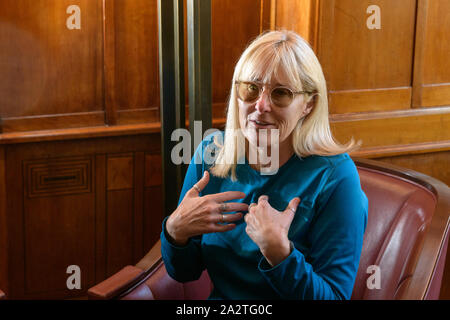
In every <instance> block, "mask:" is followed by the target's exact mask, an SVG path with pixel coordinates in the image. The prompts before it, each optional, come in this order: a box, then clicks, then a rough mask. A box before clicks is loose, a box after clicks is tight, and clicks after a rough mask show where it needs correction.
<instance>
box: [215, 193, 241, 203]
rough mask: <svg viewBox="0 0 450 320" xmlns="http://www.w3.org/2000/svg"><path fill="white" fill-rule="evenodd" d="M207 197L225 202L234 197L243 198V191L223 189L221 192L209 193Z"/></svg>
mask: <svg viewBox="0 0 450 320" xmlns="http://www.w3.org/2000/svg"><path fill="white" fill-rule="evenodd" d="M209 197H210V198H211V199H212V200H214V201H216V202H225V201H230V200H234V199H242V198H245V193H243V192H240V191H225V192H221V193H216V194H211V195H209Z"/></svg>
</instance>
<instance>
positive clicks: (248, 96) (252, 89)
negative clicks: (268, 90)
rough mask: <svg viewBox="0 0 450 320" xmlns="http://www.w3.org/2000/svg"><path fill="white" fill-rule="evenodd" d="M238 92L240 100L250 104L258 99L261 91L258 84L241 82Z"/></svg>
mask: <svg viewBox="0 0 450 320" xmlns="http://www.w3.org/2000/svg"><path fill="white" fill-rule="evenodd" d="M237 91H238V92H237V93H238V97H239V99H241V100H242V101H245V102H250V101H255V100H256V99H258V97H259V93H260V91H261V90H260V88H259V86H258V85H257V84H256V83H251V82H239V83H238V86H237Z"/></svg>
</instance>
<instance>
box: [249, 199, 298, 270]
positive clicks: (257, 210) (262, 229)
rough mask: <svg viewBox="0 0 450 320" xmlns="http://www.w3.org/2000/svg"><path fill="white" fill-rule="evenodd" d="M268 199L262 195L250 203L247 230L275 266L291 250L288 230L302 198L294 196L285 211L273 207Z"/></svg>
mask: <svg viewBox="0 0 450 320" xmlns="http://www.w3.org/2000/svg"><path fill="white" fill-rule="evenodd" d="M268 200H269V197H268V196H266V195H262V196H260V197H259V198H258V203H257V204H256V203H252V204H250V205H249V209H248V214H246V215H245V218H244V219H245V222H246V223H247V227H246V229H245V231H246V232H247V234H248V236H249V237H250V238H251V239H252V240H253V241H254V242H255V243H256V244H257V245H258V247H259V249H260V250H261V253H262V254H263V255H264V257H265V258H266V260H267V262H269V263H270V265H271V266H275V265H277V264H279V263H280V262H281V261H283V260H284V259H285V258H287V257H288V256H289V254H290V252H291V250H290V243H289V239H288V232H289V227H290V226H291V223H292V220H293V219H294V215H295V211H296V210H297V206H298V205H299V204H300V199H299V198H297V197H296V198H293V199H292V200H291V201H290V202H289V204H288V206H287V208H286V210H284V211H278V210H276V209H274V208H272V207H271V205H270V204H269V202H268Z"/></svg>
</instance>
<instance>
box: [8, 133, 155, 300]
mask: <svg viewBox="0 0 450 320" xmlns="http://www.w3.org/2000/svg"><path fill="white" fill-rule="evenodd" d="M159 141H160V137H159V134H157V133H154V134H152V135H137V136H136V135H135V136H121V137H112V138H100V139H84V140H67V141H50V142H41V143H25V144H16V145H12V146H3V145H1V147H0V151H3V150H5V153H4V154H5V157H6V159H4V160H5V161H3V160H2V159H3V158H1V155H2V154H3V153H0V165H2V166H1V167H0V168H5V167H8V171H7V172H6V183H5V187H6V186H7V190H5V191H3V190H2V189H1V188H0V191H1V192H0V196H1V197H3V199H6V201H7V203H6V207H5V210H4V212H7V213H8V215H7V216H6V217H5V215H4V214H3V211H0V214H2V215H0V221H1V218H6V226H5V225H2V226H1V227H5V228H6V229H7V230H8V233H4V234H2V235H1V237H6V236H7V237H8V238H7V240H6V241H7V242H8V243H10V244H11V250H10V251H3V250H2V253H3V255H1V254H0V259H1V260H0V263H1V264H2V267H3V265H5V266H12V268H4V267H3V269H2V271H5V273H6V275H3V276H1V277H0V280H1V282H0V285H2V286H3V285H4V287H2V289H5V291H6V292H7V294H8V296H9V297H10V298H12V299H19V298H20V299H30V298H31V299H40V298H46V299H49V298H54V299H60V298H69V297H78V296H82V295H84V294H85V292H86V290H87V289H88V288H89V287H91V286H93V285H94V284H96V283H98V282H100V281H102V280H104V279H105V278H106V277H107V276H108V275H111V274H112V273H114V272H117V271H118V270H119V269H121V268H122V267H123V266H125V265H127V264H135V263H137V262H138V261H139V260H140V259H141V258H142V257H143V255H144V253H145V252H144V250H145V249H146V248H147V249H148V246H149V241H154V240H155V239H157V238H158V236H159V230H158V229H157V226H158V228H160V225H161V222H162V216H161V215H158V214H157V212H159V213H161V212H162V210H161V193H160V188H161V187H160V185H157V186H154V187H148V188H146V189H147V190H148V189H152V188H153V189H155V190H154V191H153V190H152V192H151V195H150V197H151V199H152V201H151V202H149V203H150V205H149V203H147V200H148V199H147V198H146V195H147V194H146V193H145V192H144V190H145V176H146V175H145V167H146V162H145V155H148V156H149V157H152V158H154V159H157V158H159V159H160V156H158V155H157V153H159V152H160V149H159ZM6 150H7V152H6ZM86 161H88V163H89V165H87V166H86V165H83V164H85V163H86ZM159 165H160V164H159ZM0 173H1V169H0ZM18 177H20V178H19V179H18ZM83 182H84V183H83ZM64 183H66V184H67V188H66V189H65V190H64V191H65V192H63V193H61V185H62V184H64ZM159 183H160V181H159ZM80 186H89V187H83V188H81V187H80ZM0 187H1V184H0ZM5 189H6V188H5ZM158 191H159V194H158ZM144 210H147V211H146V212H145V211H144ZM157 210H158V211H157ZM144 212H145V219H144ZM147 225H149V226H150V229H147V228H146V226H147ZM0 230H1V228H0ZM148 230H150V232H149V231H148ZM144 237H145V239H144ZM2 239H3V238H0V245H1V244H3V242H2V241H1V240H2ZM153 243H154V242H152V244H153ZM69 265H78V266H80V268H81V285H82V287H81V290H68V289H67V288H66V280H67V278H68V277H69V274H67V273H66V269H67V267H68V266H69ZM4 277H5V278H7V280H8V281H7V282H5V281H4V279H3V278H4ZM43 279H45V280H43ZM8 282H9V284H8Z"/></svg>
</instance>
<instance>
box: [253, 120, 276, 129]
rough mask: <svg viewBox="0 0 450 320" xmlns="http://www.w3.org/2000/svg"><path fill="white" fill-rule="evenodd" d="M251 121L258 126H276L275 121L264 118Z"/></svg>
mask: <svg viewBox="0 0 450 320" xmlns="http://www.w3.org/2000/svg"><path fill="white" fill-rule="evenodd" d="M249 122H250V123H252V124H253V125H254V126H255V127H257V128H269V127H272V126H275V125H274V124H273V123H270V122H267V121H263V120H256V119H255V120H253V119H250V120H249Z"/></svg>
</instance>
